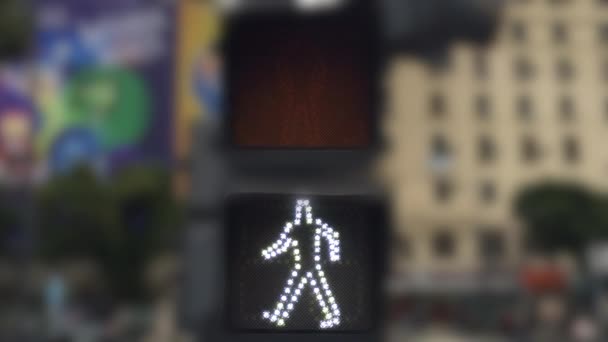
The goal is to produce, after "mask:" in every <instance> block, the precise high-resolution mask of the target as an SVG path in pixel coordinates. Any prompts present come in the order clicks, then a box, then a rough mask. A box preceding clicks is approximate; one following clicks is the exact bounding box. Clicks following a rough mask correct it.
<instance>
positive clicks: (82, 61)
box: [35, 0, 175, 175]
mask: <svg viewBox="0 0 608 342" xmlns="http://www.w3.org/2000/svg"><path fill="white" fill-rule="evenodd" d="M174 14H175V5H174V4H173V2H172V1H149V0H130V1H123V0H106V1H80V0H38V1H37V5H36V23H37V27H36V34H35V46H36V52H35V60H36V64H37V68H38V69H37V73H36V74H37V79H36V91H35V98H36V103H37V106H38V108H39V114H40V125H39V127H38V128H37V129H38V130H37V133H36V134H37V139H36V143H37V149H38V151H39V152H40V155H41V156H43V158H44V160H45V162H46V164H47V165H46V169H47V175H53V174H58V173H63V172H66V171H68V170H70V169H73V168H74V167H76V166H81V165H83V164H84V165H86V166H88V167H90V168H92V169H94V170H96V171H97V172H98V173H99V174H100V175H107V174H110V173H112V172H113V171H115V170H117V169H120V168H122V167H124V166H127V165H130V164H134V163H151V164H154V165H157V166H158V165H161V166H169V163H170V162H171V160H172V155H171V153H172V131H171V127H172V126H173V123H172V115H171V114H172V103H173V99H172V97H173V57H174V56H173V51H174V48H173V45H174V39H173V37H174V22H175V15H174Z"/></svg>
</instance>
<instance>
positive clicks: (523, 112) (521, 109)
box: [516, 95, 534, 121]
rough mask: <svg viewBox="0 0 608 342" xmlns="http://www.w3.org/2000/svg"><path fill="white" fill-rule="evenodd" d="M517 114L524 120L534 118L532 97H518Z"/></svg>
mask: <svg viewBox="0 0 608 342" xmlns="http://www.w3.org/2000/svg"><path fill="white" fill-rule="evenodd" d="M516 106H517V114H518V116H519V118H520V119H521V120H523V121H530V120H532V118H533V112H534V110H533V108H532V107H533V106H532V99H530V97H529V96H526V95H522V96H520V97H518V98H517V104H516Z"/></svg>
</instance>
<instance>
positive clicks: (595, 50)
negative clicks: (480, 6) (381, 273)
mask: <svg viewBox="0 0 608 342" xmlns="http://www.w3.org/2000/svg"><path fill="white" fill-rule="evenodd" d="M490 2H492V1H490V0H488V1H480V3H490ZM5 3H6V4H1V6H6V7H5V8H6V11H2V12H4V13H7V14H6V16H7V18H11V20H0V21H1V22H2V24H1V25H0V33H2V32H6V35H5V36H4V37H6V38H3V39H0V40H1V42H0V43H1V44H2V46H3V48H2V49H1V50H2V51H6V52H10V51H19V50H24V51H28V52H27V53H16V54H11V53H6V56H3V57H4V58H3V60H4V61H5V62H3V64H2V66H1V68H0V181H1V183H2V190H1V193H0V204H1V206H0V244H1V248H0V303H1V305H0V339H2V340H7V341H78V342H79V341H172V342H173V341H175V342H177V341H192V340H196V335H197V331H193V330H192V329H188V327H184V326H182V325H181V324H180V314H181V313H180V307H179V305H178V303H179V301H178V298H179V296H180V284H181V283H180V280H181V279H182V278H183V273H182V272H183V264H184V258H185V257H184V254H185V253H183V244H182V242H183V241H182V240H183V234H184V230H185V228H184V226H185V224H184V222H185V217H186V214H187V213H188V210H189V209H190V204H191V203H190V202H191V201H192V199H193V198H195V197H196V194H193V193H191V191H190V190H191V189H192V188H193V186H192V178H193V177H197V176H200V175H197V174H194V175H193V173H192V170H193V169H194V170H198V168H201V167H202V168H203V169H212V166H208V167H206V166H205V165H203V166H200V165H194V164H195V162H196V160H195V157H196V153H197V148H198V147H199V146H200V145H199V143H198V141H199V139H202V138H204V137H201V135H203V134H204V132H203V131H201V130H199V127H200V125H201V122H204V121H205V120H210V119H211V120H221V118H222V98H221V95H222V58H221V55H220V45H221V41H222V15H221V11H220V10H219V9H218V7H217V6H215V5H214V4H213V3H211V2H207V1H188V0H182V1H131V2H128V3H124V2H123V1H119V0H111V1H110V0H108V1H104V2H90V1H82V0H80V1H78V0H53V1H52V0H48V1H42V0H40V1H37V2H36V6H34V7H32V8H29V9H27V10H19V9H17V8H18V3H19V1H5ZM387 3H390V4H392V5H395V6H397V5H396V4H400V6H402V7H403V6H407V5H406V4H414V3H415V1H402V2H399V1H390V0H389V1H387ZM433 3H434V5H433V6H435V7H433V6H430V7H429V8H430V9H431V10H430V13H440V7H441V6H442V5H441V4H440V3H437V2H433ZM11 6H15V7H14V8H13V7H11ZM501 6H502V7H501V8H500V12H499V15H497V16H495V17H490V18H491V23H492V25H490V26H492V27H493V29H491V30H488V31H491V33H488V35H489V36H490V37H491V38H490V39H488V40H487V41H483V42H479V41H477V40H476V39H467V38H466V37H465V38H447V36H448V34H447V33H444V31H442V30H436V31H433V32H434V35H430V34H428V35H425V34H422V35H421V36H419V37H417V39H416V40H417V41H422V42H423V43H424V44H421V45H423V47H420V48H419V47H418V46H417V45H416V44H413V45H415V46H416V47H414V48H409V49H402V48H401V46H395V47H393V46H390V47H387V51H389V53H388V56H389V57H388V60H387V68H386V70H385V71H384V90H385V98H386V107H385V108H386V111H385V113H383V116H382V122H381V127H382V133H383V135H384V137H385V139H386V148H385V150H384V151H383V153H382V156H381V157H380V158H379V160H378V161H377V165H376V167H375V168H374V171H375V172H374V175H375V176H376V178H377V179H378V181H379V182H380V183H382V184H383V185H384V186H385V187H386V189H388V194H389V197H390V199H391V203H392V208H391V209H392V213H393V217H392V222H393V224H392V227H393V231H392V232H391V236H390V242H391V246H390V247H391V248H390V255H391V258H390V272H389V275H388V279H387V284H388V287H387V289H386V296H387V298H388V303H389V306H388V312H387V320H386V322H385V329H386V331H387V332H388V334H389V337H390V339H391V340H396V341H401V340H412V341H442V342H446V341H474V340H479V341H484V342H485V341H494V340H496V341H570V340H572V341H604V340H605V339H606V338H607V337H606V336H607V335H606V334H607V333H608V331H607V330H608V283H607V282H606V279H607V278H606V276H607V275H608V274H607V272H608V243H605V242H604V241H608V240H607V238H608V197H607V193H606V192H607V191H608V182H607V181H606V179H607V176H608V152H606V151H605V149H604V148H602V146H603V145H604V139H606V137H607V136H608V135H607V134H606V133H608V96H606V95H605V94H606V90H608V2H606V1H602V0H511V1H505V2H504V3H502V5H501ZM397 7H398V6H397ZM434 10H436V12H433V11H434ZM441 13H442V15H444V16H445V15H446V14H445V13H443V12H441ZM448 13H449V12H448ZM392 15H394V16H396V17H397V21H398V22H400V21H405V20H406V17H407V16H406V15H405V14H404V17H403V18H399V17H398V13H397V12H394V13H393V14H392ZM454 16H456V15H454ZM449 19H450V20H446V22H449V21H453V22H455V25H460V24H462V23H461V22H460V21H459V18H458V17H457V16H456V17H455V18H449ZM387 20H388V19H387ZM23 23H26V24H27V23H29V24H27V25H23ZM446 25H447V24H446ZM387 26H390V25H387ZM479 30H481V29H479ZM431 31H432V30H431ZM422 32H425V31H424V30H422ZM25 36H27V37H32V38H31V39H29V40H27V39H23V38H21V39H19V37H25ZM393 38H394V37H393ZM435 40H437V41H443V40H445V41H449V43H447V44H441V45H439V44H437V46H435V44H434V41H435ZM22 41H26V43H23V42H22ZM21 45H24V46H21ZM396 45H398V44H396ZM24 56H26V57H24Z"/></svg>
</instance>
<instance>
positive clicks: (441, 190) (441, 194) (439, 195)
mask: <svg viewBox="0 0 608 342" xmlns="http://www.w3.org/2000/svg"><path fill="white" fill-rule="evenodd" d="M453 195H454V187H453V185H452V183H451V182H450V181H449V180H447V179H437V180H435V200H436V201H437V202H440V203H445V202H447V201H449V200H450V199H451V198H452V196H453Z"/></svg>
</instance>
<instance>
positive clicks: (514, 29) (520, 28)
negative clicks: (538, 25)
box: [511, 20, 528, 43]
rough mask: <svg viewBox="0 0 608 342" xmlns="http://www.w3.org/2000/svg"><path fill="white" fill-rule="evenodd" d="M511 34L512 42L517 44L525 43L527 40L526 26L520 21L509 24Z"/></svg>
mask: <svg viewBox="0 0 608 342" xmlns="http://www.w3.org/2000/svg"><path fill="white" fill-rule="evenodd" d="M511 34H512V35H513V40H515V41H516V42H519V43H522V42H525V41H526V40H527V39H528V31H527V29H526V25H525V24H524V23H523V21H520V20H516V21H513V23H512V24H511Z"/></svg>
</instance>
